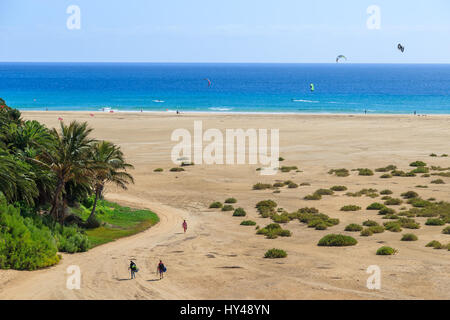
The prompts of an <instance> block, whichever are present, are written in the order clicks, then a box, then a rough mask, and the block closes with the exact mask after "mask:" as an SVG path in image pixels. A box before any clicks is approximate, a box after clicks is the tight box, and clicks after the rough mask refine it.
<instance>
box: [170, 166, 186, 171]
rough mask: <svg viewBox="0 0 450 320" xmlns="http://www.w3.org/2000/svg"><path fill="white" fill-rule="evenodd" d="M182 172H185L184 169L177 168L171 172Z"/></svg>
mask: <svg viewBox="0 0 450 320" xmlns="http://www.w3.org/2000/svg"><path fill="white" fill-rule="evenodd" d="M181 171H184V168H179V167H175V168H171V169H170V172H181Z"/></svg>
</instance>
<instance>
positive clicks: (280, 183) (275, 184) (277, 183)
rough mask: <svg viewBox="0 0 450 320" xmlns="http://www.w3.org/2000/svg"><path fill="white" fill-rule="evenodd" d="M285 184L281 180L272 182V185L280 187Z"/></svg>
mask: <svg viewBox="0 0 450 320" xmlns="http://www.w3.org/2000/svg"><path fill="white" fill-rule="evenodd" d="M284 186H285V184H284V183H283V182H275V183H274V184H273V187H274V188H282V187H284Z"/></svg>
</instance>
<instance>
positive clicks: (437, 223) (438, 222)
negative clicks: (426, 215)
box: [425, 218, 445, 226]
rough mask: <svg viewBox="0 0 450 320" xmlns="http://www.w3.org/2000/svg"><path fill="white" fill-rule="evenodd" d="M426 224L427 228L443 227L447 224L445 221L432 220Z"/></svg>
mask: <svg viewBox="0 0 450 320" xmlns="http://www.w3.org/2000/svg"><path fill="white" fill-rule="evenodd" d="M425 224H426V225H427V226H443V225H444V224H445V221H444V220H442V219H435V218H430V219H428V220H427V221H426V222H425Z"/></svg>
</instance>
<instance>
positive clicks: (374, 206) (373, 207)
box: [366, 202, 386, 210]
mask: <svg viewBox="0 0 450 320" xmlns="http://www.w3.org/2000/svg"><path fill="white" fill-rule="evenodd" d="M384 208H386V206H385V205H384V204H381V203H379V202H374V203H372V204H370V205H369V206H367V208H366V209H367V210H381V209H384Z"/></svg>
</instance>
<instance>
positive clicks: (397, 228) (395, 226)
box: [383, 221, 402, 232]
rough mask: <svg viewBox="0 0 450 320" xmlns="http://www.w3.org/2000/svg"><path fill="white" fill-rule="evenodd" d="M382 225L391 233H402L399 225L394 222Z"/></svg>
mask: <svg viewBox="0 0 450 320" xmlns="http://www.w3.org/2000/svg"><path fill="white" fill-rule="evenodd" d="M383 225H384V228H385V229H386V230H388V231H391V232H401V231H402V228H401V225H400V223H398V222H396V221H395V222H394V221H392V222H385V223H383Z"/></svg>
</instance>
